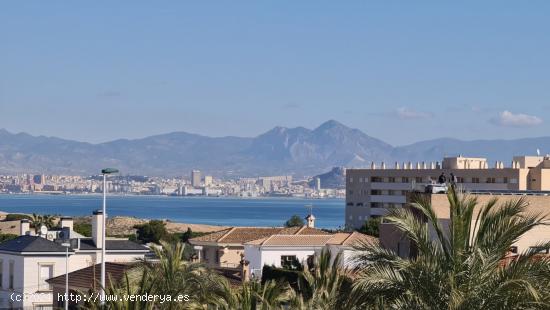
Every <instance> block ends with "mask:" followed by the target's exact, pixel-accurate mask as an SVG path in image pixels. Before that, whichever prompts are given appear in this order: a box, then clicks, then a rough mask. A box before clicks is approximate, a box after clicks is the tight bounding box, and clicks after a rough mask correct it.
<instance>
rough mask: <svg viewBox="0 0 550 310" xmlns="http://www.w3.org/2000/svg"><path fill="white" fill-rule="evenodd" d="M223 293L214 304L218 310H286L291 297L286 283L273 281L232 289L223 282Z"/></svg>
mask: <svg viewBox="0 0 550 310" xmlns="http://www.w3.org/2000/svg"><path fill="white" fill-rule="evenodd" d="M224 284H225V293H224V294H222V295H223V296H222V299H221V300H222V302H216V303H214V305H215V306H217V308H216V309H218V310H233V309H239V310H278V309H287V308H285V306H286V305H287V304H288V302H289V301H290V299H291V298H292V297H293V292H292V290H291V289H290V286H289V285H288V283H280V282H277V281H275V280H270V281H267V282H265V283H264V284H263V285H262V284H261V283H260V282H259V281H249V282H244V283H243V284H242V286H241V287H239V288H232V287H231V286H230V285H229V282H227V281H225V282H224Z"/></svg>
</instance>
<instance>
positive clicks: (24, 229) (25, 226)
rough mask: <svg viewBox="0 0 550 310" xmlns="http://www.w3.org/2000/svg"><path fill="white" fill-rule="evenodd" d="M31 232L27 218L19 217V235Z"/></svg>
mask: <svg viewBox="0 0 550 310" xmlns="http://www.w3.org/2000/svg"><path fill="white" fill-rule="evenodd" d="M30 234H31V222H29V220H28V219H21V221H20V223H19V235H20V236H24V235H30Z"/></svg>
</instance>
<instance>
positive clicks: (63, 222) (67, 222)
mask: <svg viewBox="0 0 550 310" xmlns="http://www.w3.org/2000/svg"><path fill="white" fill-rule="evenodd" d="M59 226H61V228H64V227H67V228H69V229H70V230H71V231H72V230H73V218H72V217H69V216H64V217H62V218H61V219H60V220H59Z"/></svg>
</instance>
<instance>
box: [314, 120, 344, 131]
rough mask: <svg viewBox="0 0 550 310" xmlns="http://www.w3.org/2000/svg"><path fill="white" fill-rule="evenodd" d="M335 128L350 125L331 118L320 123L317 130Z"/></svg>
mask: <svg viewBox="0 0 550 310" xmlns="http://www.w3.org/2000/svg"><path fill="white" fill-rule="evenodd" d="M333 128H345V129H349V127H347V126H346V125H344V124H342V123H340V122H339V121H336V120H333V119H331V120H328V121H326V122H324V123H322V124H321V125H319V127H317V128H316V130H327V129H333Z"/></svg>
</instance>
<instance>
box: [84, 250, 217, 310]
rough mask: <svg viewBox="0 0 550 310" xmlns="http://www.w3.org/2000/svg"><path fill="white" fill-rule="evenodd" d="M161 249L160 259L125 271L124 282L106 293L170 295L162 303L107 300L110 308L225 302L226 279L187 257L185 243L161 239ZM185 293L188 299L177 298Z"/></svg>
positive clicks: (186, 306)
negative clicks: (174, 242)
mask: <svg viewBox="0 0 550 310" xmlns="http://www.w3.org/2000/svg"><path fill="white" fill-rule="evenodd" d="M161 243H162V247H161V248H154V249H153V250H154V252H155V254H156V256H157V258H158V260H155V261H148V260H144V261H142V262H141V263H140V264H139V265H138V266H137V267H136V268H133V269H131V270H130V271H128V272H127V273H126V274H125V277H124V279H123V281H120V282H118V283H112V285H110V286H109V287H107V288H106V294H108V295H115V296H124V295H128V296H129V295H144V294H145V293H147V294H148V295H159V296H160V295H162V296H168V295H169V296H171V300H165V301H164V302H163V303H162V304H161V303H160V302H159V300H156V301H153V300H151V301H142V300H139V299H136V300H126V301H125V302H124V303H121V302H117V301H114V302H106V306H105V308H107V309H136V310H137V309H157V308H159V307H160V308H162V309H206V308H205V307H207V306H208V305H217V304H222V303H223V299H222V298H223V292H224V285H225V282H226V280H225V279H222V278H221V276H219V275H218V274H216V273H214V272H213V271H211V270H209V269H207V268H206V267H205V266H204V265H202V264H200V263H192V262H189V261H186V260H185V259H184V246H183V244H182V243H179V242H178V243H176V244H168V243H165V242H161ZM178 296H182V298H184V300H185V302H182V301H181V300H177V298H178ZM86 307H87V308H96V309H100V306H99V305H98V304H96V305H86Z"/></svg>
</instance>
